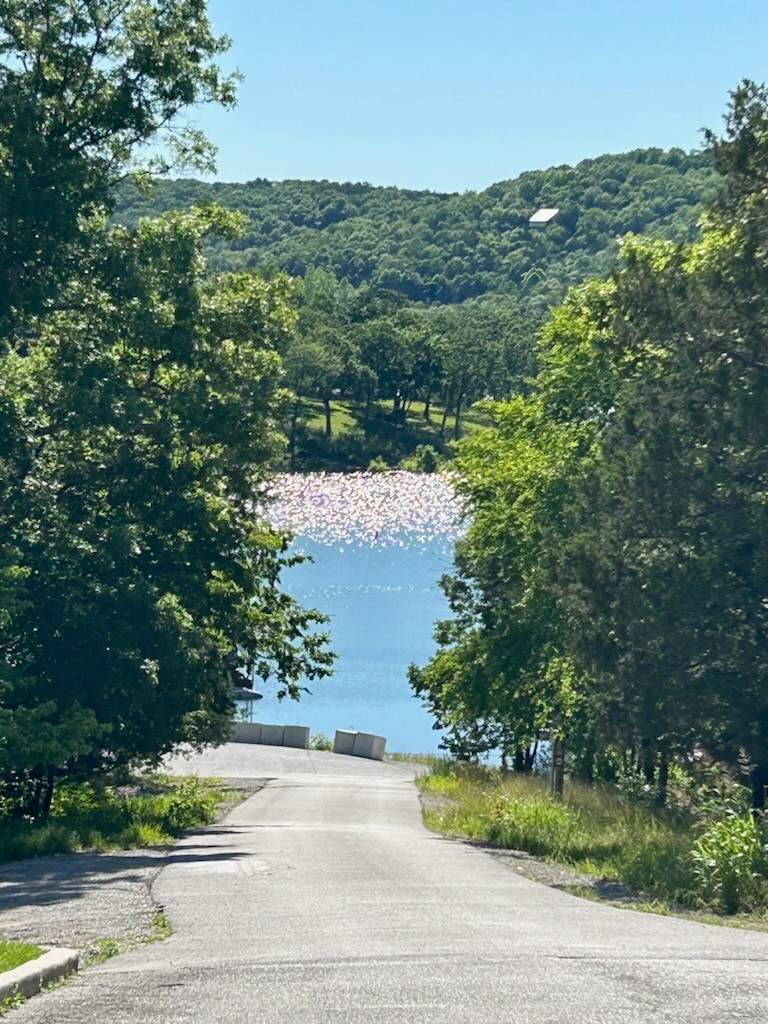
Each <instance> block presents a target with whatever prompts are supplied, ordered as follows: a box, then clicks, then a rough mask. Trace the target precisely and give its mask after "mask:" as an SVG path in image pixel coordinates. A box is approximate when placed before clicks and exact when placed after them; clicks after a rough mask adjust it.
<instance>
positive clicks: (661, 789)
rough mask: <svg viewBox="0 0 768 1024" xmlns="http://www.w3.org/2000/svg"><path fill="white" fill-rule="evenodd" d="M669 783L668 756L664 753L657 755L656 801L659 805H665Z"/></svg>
mask: <svg viewBox="0 0 768 1024" xmlns="http://www.w3.org/2000/svg"><path fill="white" fill-rule="evenodd" d="M668 785H669V758H668V757H667V755H666V754H662V755H661V756H660V757H659V771H658V776H657V787H656V803H657V804H658V805H659V807H665V806H666V803H667V787H668Z"/></svg>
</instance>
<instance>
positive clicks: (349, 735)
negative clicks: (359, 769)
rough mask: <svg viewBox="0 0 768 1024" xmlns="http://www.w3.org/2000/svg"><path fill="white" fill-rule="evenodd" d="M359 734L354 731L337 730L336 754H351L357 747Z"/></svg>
mask: <svg viewBox="0 0 768 1024" xmlns="http://www.w3.org/2000/svg"><path fill="white" fill-rule="evenodd" d="M355 736H357V733H356V732H354V731H353V730H352V729H337V730H336V735H335V736H334V739H333V752H334V754H351V753H352V752H353V750H354V746H355Z"/></svg>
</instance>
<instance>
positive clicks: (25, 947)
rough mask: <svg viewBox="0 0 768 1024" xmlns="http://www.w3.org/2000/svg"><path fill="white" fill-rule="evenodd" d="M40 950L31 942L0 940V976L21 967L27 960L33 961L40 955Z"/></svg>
mask: <svg viewBox="0 0 768 1024" xmlns="http://www.w3.org/2000/svg"><path fill="white" fill-rule="evenodd" d="M42 952H43V951H42V949H40V947H39V946H35V945H34V943H32V942H11V941H8V940H6V939H0V974H2V973H3V972H4V971H12V970H13V969H14V967H21V965H22V964H25V963H27V961H28V960H35V959H36V958H37V957H39V956H40V955H41V954H42Z"/></svg>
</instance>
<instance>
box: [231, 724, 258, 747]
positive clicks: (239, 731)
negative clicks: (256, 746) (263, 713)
mask: <svg viewBox="0 0 768 1024" xmlns="http://www.w3.org/2000/svg"><path fill="white" fill-rule="evenodd" d="M232 742H233V743H261V724H260V723H259V722H234V723H233V725H232Z"/></svg>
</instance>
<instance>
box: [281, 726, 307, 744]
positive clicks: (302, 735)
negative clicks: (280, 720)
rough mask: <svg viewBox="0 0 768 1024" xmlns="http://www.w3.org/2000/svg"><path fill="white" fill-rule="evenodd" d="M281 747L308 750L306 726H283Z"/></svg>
mask: <svg viewBox="0 0 768 1024" xmlns="http://www.w3.org/2000/svg"><path fill="white" fill-rule="evenodd" d="M283 746H284V747H299V748H300V749H301V750H308V749H309V726H308V725H284V726H283Z"/></svg>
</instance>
